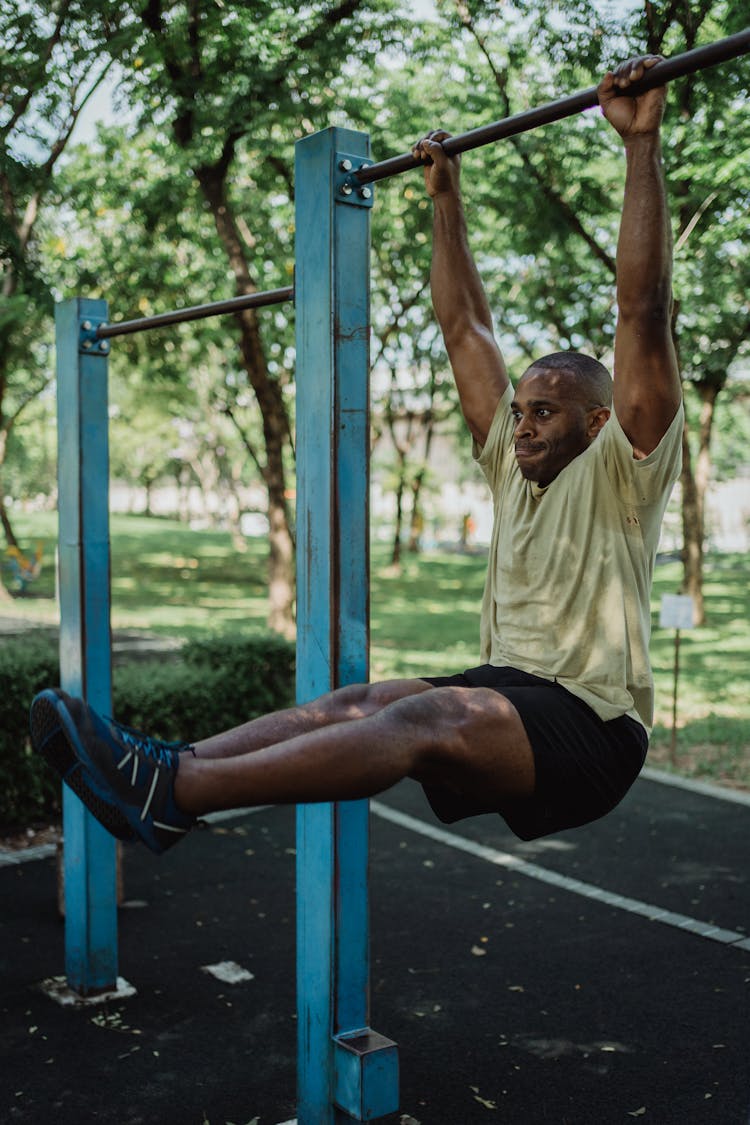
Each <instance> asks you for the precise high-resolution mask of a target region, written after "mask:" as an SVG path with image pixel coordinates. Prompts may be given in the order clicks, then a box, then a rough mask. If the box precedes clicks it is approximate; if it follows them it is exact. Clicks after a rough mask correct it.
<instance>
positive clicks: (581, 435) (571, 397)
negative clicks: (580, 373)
mask: <svg viewBox="0 0 750 1125" xmlns="http://www.w3.org/2000/svg"><path fill="white" fill-rule="evenodd" d="M510 409H511V413H512V414H513V417H514V418H515V421H516V428H515V435H514V439H515V447H516V461H517V462H518V467H519V469H520V470H521V475H522V476H524V477H525V478H526V479H527V480H533V481H537V482H538V483H539V484H540V485H542V487H544V486H545V485H548V484H549V483H550V482H551V481H553V480H554V479H555V477H556V476H557V475H558V473H560V472H561V471H562V469H564V468H565V466H566V465H569V464H570V462H571V461H572V460H573V458H574V457H577V456H578V455H579V453H583V451H584V449H586V448H587V447H588V446H589V445H591V442H592V441H593V440H594V438H595V437H596V435H597V434H598V433H599V430H600V429H601V428H602V426H603V425H604V422H605V421H606V420H607V418H608V417H609V410H607V409H606V407H602V406H592V405H591V404H589V403H587V402H586V401H585V399H584V398H583V397H582V395H581V392H580V391H579V389H578V384H577V383H576V381H575V379H574V378H572V377H571V375H570V374H568V372H565V371H552V370H548V369H545V368H535V367H532V368H529V370H528V371H527V372H526V374H525V375H523V376H522V378H521V380H520V381H519V383H518V387H517V388H516V393H515V396H514V398H513V402H512V403H511V407H510Z"/></svg>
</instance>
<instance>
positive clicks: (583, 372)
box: [524, 352, 612, 407]
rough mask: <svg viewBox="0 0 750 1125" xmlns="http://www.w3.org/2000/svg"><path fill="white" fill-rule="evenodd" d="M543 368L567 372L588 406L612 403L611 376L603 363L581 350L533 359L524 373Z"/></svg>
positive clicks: (554, 353)
mask: <svg viewBox="0 0 750 1125" xmlns="http://www.w3.org/2000/svg"><path fill="white" fill-rule="evenodd" d="M537 368H539V369H541V368H544V369H546V370H547V371H561V372H568V374H570V375H571V376H572V377H573V378H574V379H575V381H576V383H577V385H578V386H579V387H580V389H581V391H582V392H583V395H584V396H585V398H586V400H587V405H588V406H606V407H611V405H612V376H611V375H610V373H609V371H607V368H606V367H605V366H604V364H603V363H600V362H599V360H598V359H594V357H593V356H590V355H584V354H583V353H582V352H552V353H551V354H550V355H545V356H542V358H541V359H535V360H534V362H533V363H532V364H531V365H530V366H529V367H527V369H526V371H525V372H524V374H528V372H530V371H534V370H536V369H537Z"/></svg>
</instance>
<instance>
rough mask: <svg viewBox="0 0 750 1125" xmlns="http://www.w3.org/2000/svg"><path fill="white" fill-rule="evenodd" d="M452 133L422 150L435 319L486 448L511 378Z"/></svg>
mask: <svg viewBox="0 0 750 1125" xmlns="http://www.w3.org/2000/svg"><path fill="white" fill-rule="evenodd" d="M447 135H448V134H447V133H441V132H437V133H431V134H430V135H429V137H428V138H426V139H425V140H423V141H421V142H420V144H419V145H418V146H417V148H416V150H415V151H417V152H418V153H419V154H420V155H424V156H429V157H430V159H431V161H432V163H431V164H429V165H427V166H426V167H425V173H424V175H425V186H426V188H427V192H428V194H429V195H430V196H431V197H432V201H433V206H434V217H433V244H432V269H431V271H430V284H431V287H432V303H433V307H434V309H435V315H436V316H437V318H438V322H439V324H440V328H441V330H442V333H443V339H444V340H445V346H446V349H447V351H448V357H449V359H450V362H451V367H452V369H453V374H454V377H455V379H456V386H457V387H458V394H459V398H460V400H461V409H462V411H463V414H464V417H465V418H466V422H467V425H468V427H469V430H470V431H471V433H472V435H473V436H474V437H475V438H476V440H477V441H478V442H479V443H480V445H483V444H484V442H485V440H486V438H487V434H488V432H489V428H490V425H491V424H492V419H493V418H494V416H495V411H496V409H497V404H498V402H499V401H500V398H501V396H502V394H503V391H504V390H505V388H506V387H507V386H508V375H507V372H506V370H505V363H504V362H503V357H502V355H501V353H500V349H499V347H498V345H497V341H496V340H495V336H494V333H493V331H492V317H491V315H490V308H489V305H488V303H487V297H486V295H485V292H484V288H483V286H482V282H481V280H480V277H479V273H478V271H477V268H476V265H475V263H474V258H473V257H472V254H471V250H470V249H469V241H468V236H467V231H466V219H465V216H464V209H463V204H462V202H461V192H460V186H459V160H458V158H455V157H454V158H450V157H448V156H446V154H445V153H444V152H443V149H442V147H441V145H440V143H439V142H440V140H444V139H445V137H446V136H447Z"/></svg>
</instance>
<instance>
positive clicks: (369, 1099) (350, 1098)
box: [333, 1028, 398, 1121]
mask: <svg viewBox="0 0 750 1125" xmlns="http://www.w3.org/2000/svg"><path fill="white" fill-rule="evenodd" d="M334 1063H335V1068H336V1072H335V1086H334V1095H333V1097H334V1101H335V1103H336V1105H337V1106H339V1108H340V1109H342V1110H343V1111H344V1112H345V1113H348V1115H349V1116H350V1117H351V1118H353V1120H354V1121H372V1120H373V1119H374V1118H376V1117H385V1115H386V1114H388V1113H393V1111H394V1109H396V1108H397V1105H394V1102H393V1092H394V1091H397V1090H398V1047H397V1046H396V1044H395V1043H394V1042H393V1041H392V1040H391V1039H386V1038H385V1036H383V1035H378V1033H377V1031H370V1029H369V1028H365V1029H364V1030H363V1031H355V1032H352V1033H350V1034H348V1035H339V1036H337V1038H336V1054H335V1060H334Z"/></svg>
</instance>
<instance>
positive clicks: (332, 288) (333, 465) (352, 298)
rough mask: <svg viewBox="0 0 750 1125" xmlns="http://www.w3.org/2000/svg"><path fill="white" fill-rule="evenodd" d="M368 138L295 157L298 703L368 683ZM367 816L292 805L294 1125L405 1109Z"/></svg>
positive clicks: (334, 135) (341, 137) (338, 138)
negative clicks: (380, 976)
mask: <svg viewBox="0 0 750 1125" xmlns="http://www.w3.org/2000/svg"><path fill="white" fill-rule="evenodd" d="M363 163H370V161H369V140H368V137H367V135H366V134H363V133H358V132H353V131H352V130H347V129H336V128H333V129H327V130H324V131H323V132H321V133H316V134H315V135H313V136H310V137H306V138H305V139H304V140H301V141H299V142H298V143H297V149H296V172H295V183H296V188H295V192H296V232H297V233H296V250H295V258H296V275H295V305H296V322H297V376H296V394H297V405H296V414H297V451H296V452H297V634H298V639H297V698H298V701H299V702H306V701H307V700H309V699H312V698H314V697H316V696H317V695H320V694H321V693H323V692H325V691H328V690H330V689H331V688H333V687H338V686H341V685H344V684H347V683H357V682H363V681H365V680H366V679H367V675H368V634H369V620H368V598H369V594H368V590H369V582H368V570H369V548H368V451H369V423H368V417H369V248H370V247H369V240H370V235H369V218H370V211H369V208H370V205H371V203H372V189H370V188H364V189H359V188H357V187H356V186H351V185H350V184H349V183H347V176H348V175H349V173H350V172H351V171H352V170H354V169H356V168H357V167H360V166H361V165H362V164H363ZM368 852H369V807H368V802H367V801H354V802H342V803H336V804H313V805H301V806H299V808H298V812H297V995H298V1021H299V1026H298V1036H299V1042H298V1109H297V1114H298V1117H297V1119H298V1122H299V1125H334V1123H335V1125H339V1123H343V1122H346V1121H352V1120H354V1121H368V1120H372V1119H374V1118H376V1117H381V1116H384V1115H385V1114H387V1113H391V1112H393V1111H395V1110H396V1109H397V1108H398V1056H397V1048H396V1045H395V1044H394V1043H392V1042H391V1041H390V1040H388V1039H385V1038H384V1037H383V1036H380V1035H378V1034H377V1033H376V1032H373V1031H371V1030H370V1028H369V923H368Z"/></svg>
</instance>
